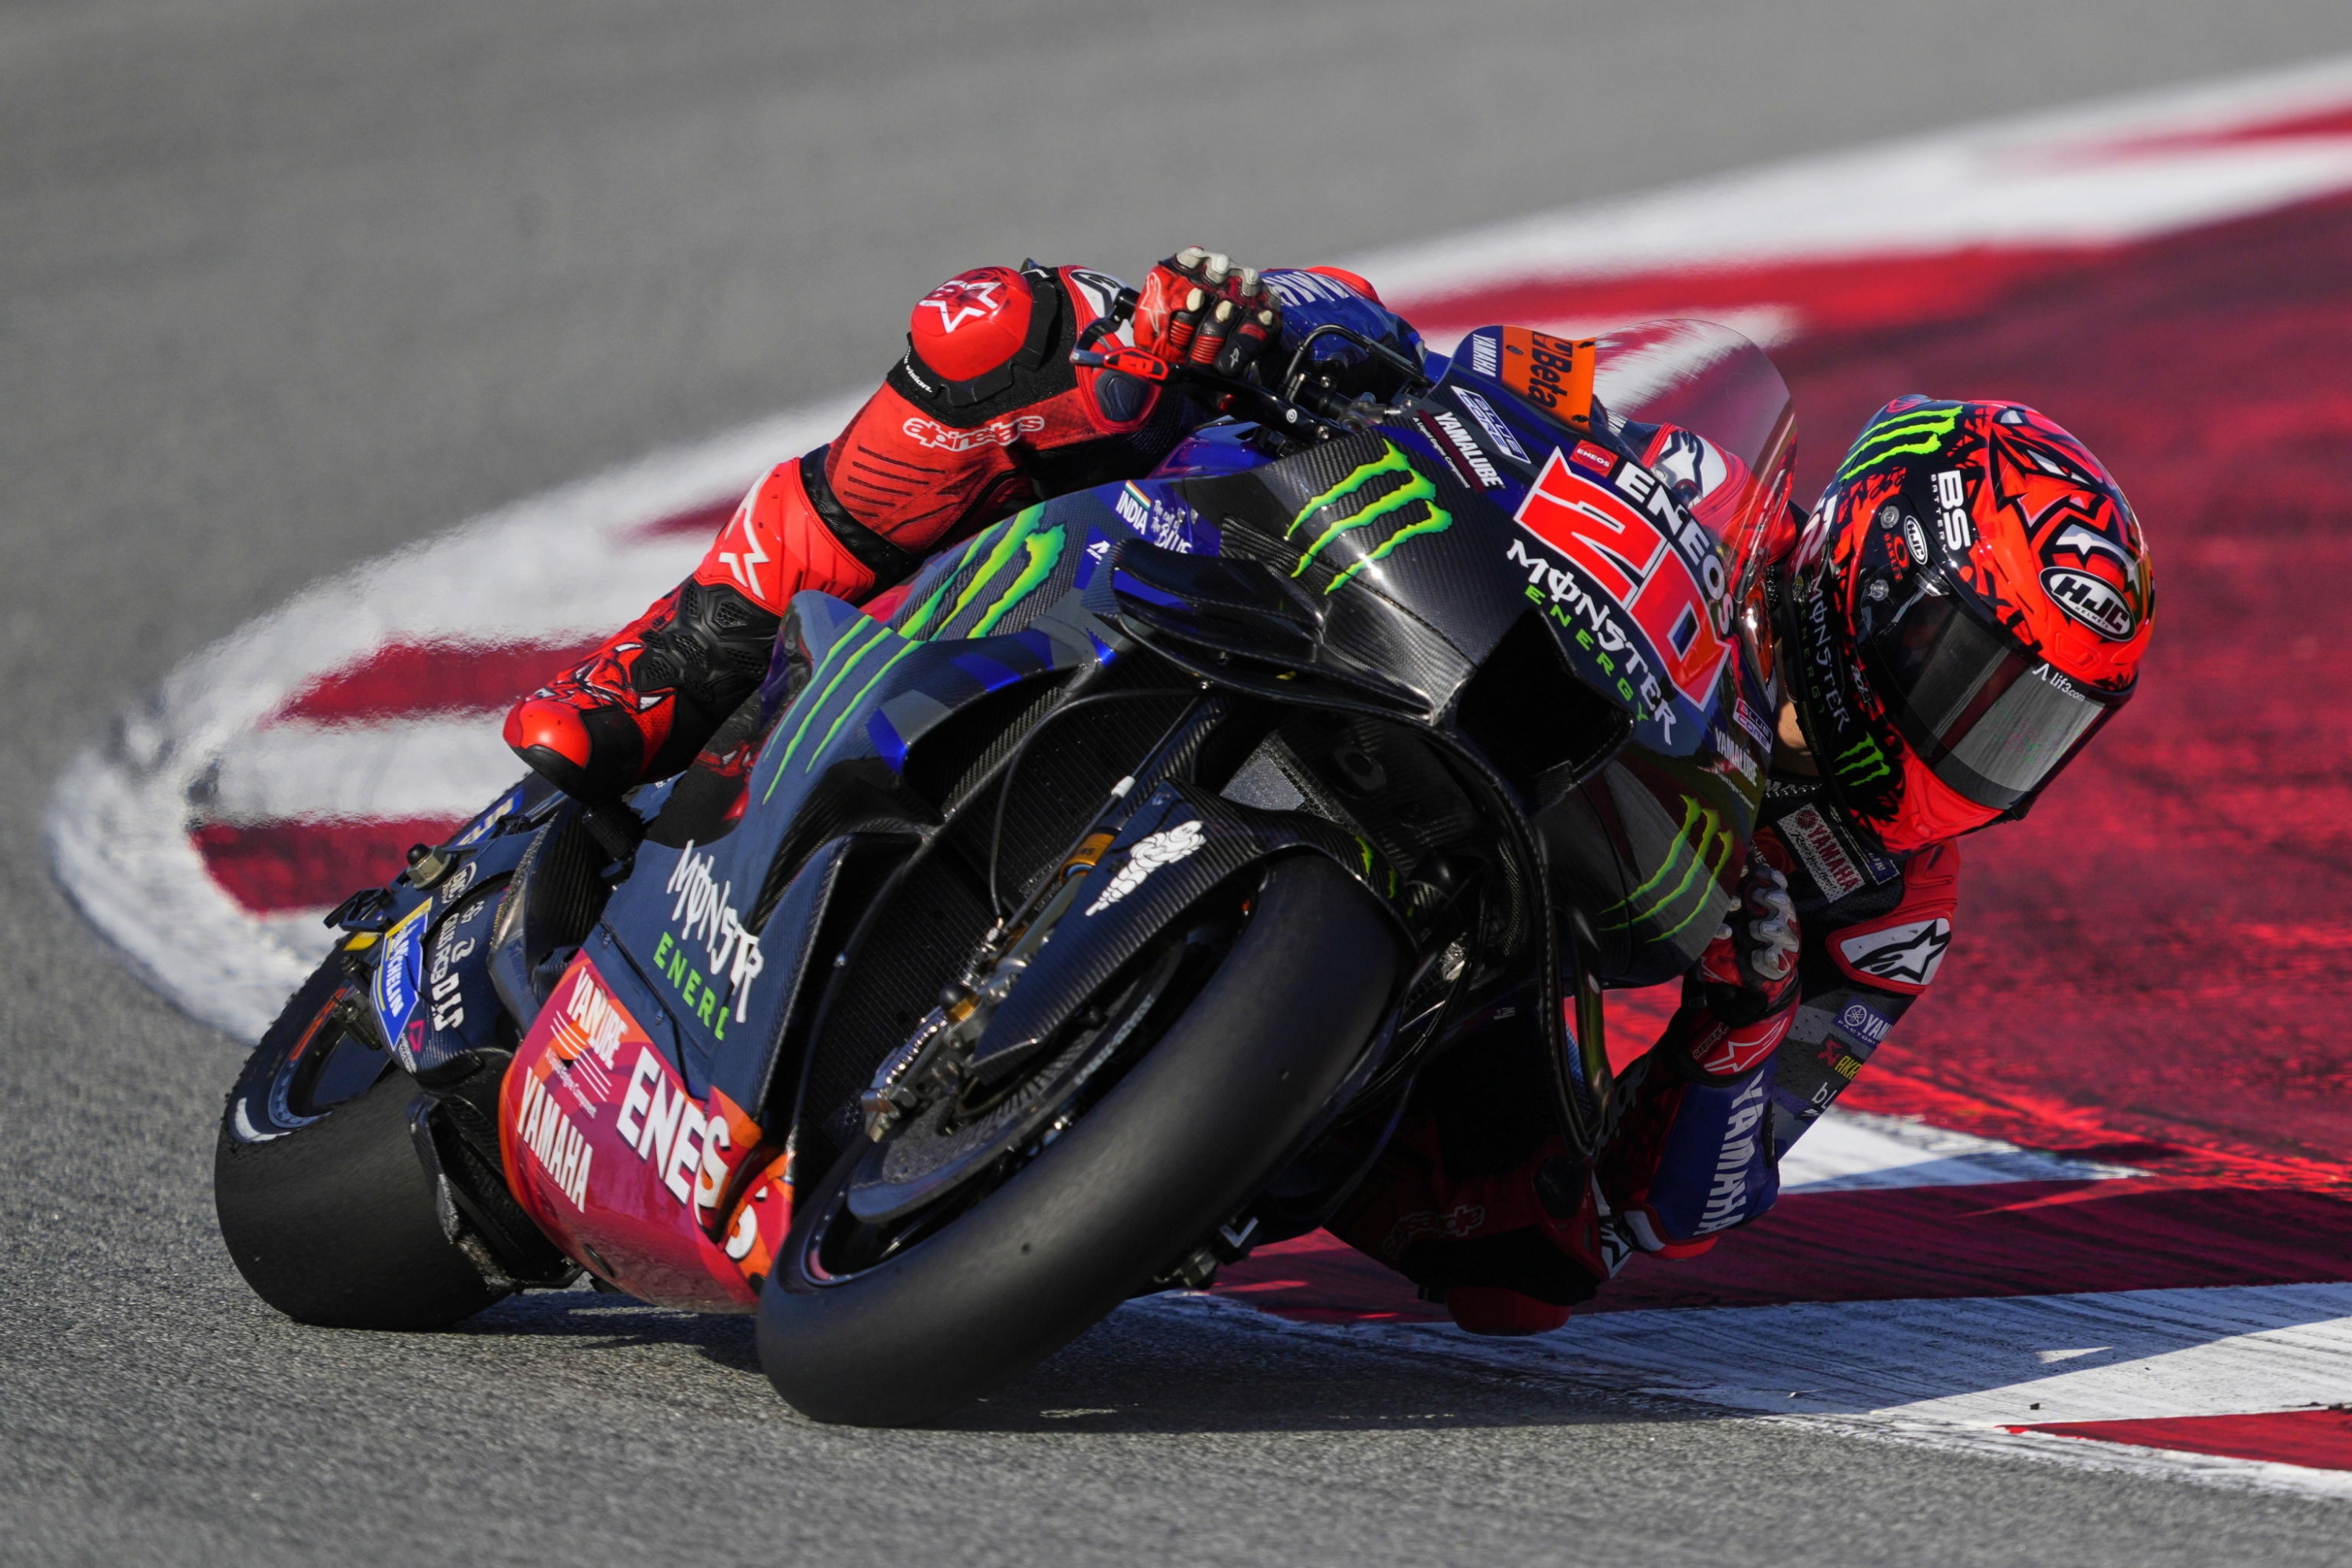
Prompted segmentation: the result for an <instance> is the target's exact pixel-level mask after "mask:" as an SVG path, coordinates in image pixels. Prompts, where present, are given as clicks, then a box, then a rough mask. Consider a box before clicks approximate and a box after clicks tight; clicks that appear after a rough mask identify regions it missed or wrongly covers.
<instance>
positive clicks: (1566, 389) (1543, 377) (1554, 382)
mask: <svg viewBox="0 0 2352 1568" xmlns="http://www.w3.org/2000/svg"><path fill="white" fill-rule="evenodd" d="M1593 353H1594V345H1593V342H1592V340H1591V338H1555V337H1553V336H1552V335H1550V334H1549V332H1538V331H1532V330H1530V329H1528V328H1527V327H1505V328H1504V329H1503V374H1502V378H1501V379H1502V383H1503V384H1504V385H1505V386H1507V387H1509V388H1510V389H1511V390H1512V391H1513V392H1516V393H1517V394H1518V395H1520V396H1521V397H1523V398H1525V399H1527V400H1528V402H1529V403H1530V404H1533V405H1535V406H1536V407H1538V408H1540V409H1542V410H1543V411H1544V412H1545V413H1546V414H1549V415H1550V416H1552V417H1553V418H1554V419H1557V420H1559V422H1560V423H1561V424H1563V425H1572V426H1576V427H1577V428H1579V429H1584V428H1586V427H1588V426H1591V423H1592V371H1593Z"/></svg>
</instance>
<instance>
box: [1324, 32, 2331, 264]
mask: <svg viewBox="0 0 2352 1568" xmlns="http://www.w3.org/2000/svg"><path fill="white" fill-rule="evenodd" d="M2347 101H2352V60H2347V59H2332V60H2325V61H2321V62H2319V63H2317V64H2315V65H2310V66H2305V67H2302V68H2296V69H2294V70H2288V71H2277V72H2269V73H2265V74H2263V75H2259V76H2250V77H2244V78H2240V79H2232V80H2229V81H2224V82H2221V83H2217V84H2214V85H2211V86H2207V87H2200V88H2192V89H2185V90H2184V89H2168V90H2165V91H2160V92H2157V93H2152V94H2147V95H2144V96H2138V97H2134V98H2129V99H2124V100H2116V101H2113V102H2109V103H2104V104H2096V105H2093V106H2091V107H2089V108H2086V109H2079V110H2067V111H2064V112H2062V113H2058V114H2053V115H2043V116H2035V117H2032V118H2026V119H2019V120H2010V121H1997V122H1994V123H1991V124H1987V125H1980V126H1973V127H1969V128H1967V129H1964V130H1960V131H1957V132H1937V133H1936V134H1933V135H1928V136H1923V137H1919V138H1916V139H1913V140H1908V141H1902V142H1887V143H1881V144H1879V145H1876V146H1873V147H1868V148H1864V149H1861V150H1858V151H1855V152H1852V153H1836V154H1832V155H1829V156H1825V157H1815V158H1803V159H1798V160H1795V161H1792V162H1789V163H1777V164H1772V165H1769V166H1768V167H1764V168H1760V169H1752V170H1743V171H1740V172H1738V173H1734V174H1723V175H1719V176H1717V177H1714V178H1711V179H1706V180H1700V181H1696V182H1692V183H1690V184H1681V185H1674V186H1669V187H1667V188H1666V189H1664V190H1659V191H1654V192H1648V193H1645V194H1643V195H1638V196H1629V197H1625V198H1622V199H1620V200H1615V201H1607V202H1600V203H1591V204H1586V205H1580V206H1575V207H1570V208H1566V209H1563V210H1560V211H1557V212H1549V213H1541V214H1538V215H1535V216H1529V217H1525V218H1519V219H1516V220H1513V221H1511V222H1508V223H1503V224H1497V225H1495V226H1491V227H1487V228H1483V229H1477V230H1474V231H1471V232H1469V233H1466V234H1463V235H1460V236H1457V237H1453V238H1450V239H1446V240H1443V241H1439V242H1437V243H1435V244H1423V245H1413V246H1409V247H1400V248H1398V249H1395V250H1392V251H1385V252H1381V253H1378V254H1375V255H1371V256H1367V257H1363V258H1359V259H1358V260H1356V261H1353V262H1350V263H1349V265H1350V266H1353V267H1355V268H1357V269H1358V270H1360V271H1361V272H1362V273H1363V274H1364V275H1365V276H1366V277H1368V278H1370V279H1372V280H1373V281H1374V282H1376V283H1377V284H1379V286H1380V287H1381V290H1382V291H1383V292H1384V293H1391V294H1393V295H1394V296H1397V297H1400V298H1403V297H1408V296H1418V297H1420V298H1423V299H1424V300H1425V299H1428V298H1431V297H1439V296H1444V295H1450V294H1459V293H1464V292H1467V291H1469V290H1472V289H1486V288H1491V287H1494V286H1496V285H1498V284H1503V283H1516V282H1522V281H1525V280H1528V279H1547V278H1563V279H1564V278H1574V277H1601V276H1614V275H1619V274H1625V273H1636V272H1647V271H1654V270H1663V269H1669V268H1687V267H1692V266H1703V265H1708V264H1724V263H1734V264H1740V265H1747V264H1754V263H1771V262H1780V261H1789V260H1793V259H1799V258H1802V259H1807V260H1815V259H1825V258H1838V257H1849V256H1859V255H1869V254H1874V253H1879V254H1884V253H1888V252H1902V253H1919V252H1933V251H1944V250H1952V249H1957V248H1959V247H1968V246H1992V247H2002V246H2036V247H2039V246H2050V245H2097V244H2112V243H2116V242H2119V241H2124V240H2130V239H2139V238H2145V237H2149V236H2152V235H2157V234H2162V233H2167V232H2169V231H2172V230H2177V229H2182V228H2189V227H2195V226H2200V225H2204V224H2210V223H2219V222H2221V221H2224V220H2226V219H2229V218H2232V217H2239V216H2245V215H2248V214H2251V213H2256V212H2262V211H2265V210H2267V209H2270V208H2273V207H2278V206H2283V205H2287V204H2288V203H2291V202H2294V201H2299V200H2302V199H2304V198H2305V197H2309V196H2315V195H2322V194H2324V193H2326V192H2329V191H2335V190H2341V189H2343V188H2344V186H2345V185H2346V184H2352V135H2338V136H2313V137H2303V138H2296V139H2294V140H2272V141H2263V142H2246V143H2242V144H2237V145H2221V146H2212V145H2208V146H2201V147H2195V146H2192V147H2183V146H2177V145H2176V146H2140V147H2133V146H2130V145H2128V144H2129V143H2131V142H2146V141H2147V140H2148V139H2152V138H2157V137H2162V136H2168V135H2174V136H2177V135H2183V134H2193V133H2196V132H2212V131H2226V130H2228V129H2229V128H2231V127H2232V126H2236V125H2241V124H2245V123H2249V122H2259V121H2272V120H2277V119H2283V118H2285V117H2288V116H2291V115H2294V114H2297V113H2307V112H2312V111H2315V110H2325V109H2330V108H2334V107H2336V106H2339V105H2342V104H2344V103H2345V102H2347Z"/></svg>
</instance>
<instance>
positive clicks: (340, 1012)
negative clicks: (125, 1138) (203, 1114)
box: [213, 952, 505, 1330]
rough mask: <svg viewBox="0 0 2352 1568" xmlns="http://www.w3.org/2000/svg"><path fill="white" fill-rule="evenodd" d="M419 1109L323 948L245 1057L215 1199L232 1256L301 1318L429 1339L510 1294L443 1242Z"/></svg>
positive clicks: (350, 983)
mask: <svg viewBox="0 0 2352 1568" xmlns="http://www.w3.org/2000/svg"><path fill="white" fill-rule="evenodd" d="M422 1099H423V1093H422V1091H421V1090H420V1089H418V1088H417V1086H416V1083H415V1080H414V1079H411V1078H410V1077H409V1076H408V1075H407V1074H406V1073H405V1072H403V1071H402V1070H401V1069H400V1067H399V1065H398V1064H397V1063H396V1062H394V1060H393V1059H392V1056H391V1053H390V1052H388V1051H386V1050H385V1049H384V1048H383V1041H382V1040H381V1039H380V1038H379V1037H378V1036H377V1028H376V1025H375V1021H374V1019H373V1017H372V1016H369V1014H368V1010H367V1002H366V997H365V995H364V994H363V993H362V990H361V988H360V986H359V984H358V983H357V982H356V981H354V980H352V978H350V976H349V974H348V973H347V972H346V970H345V968H344V965H343V960H342V955H341V953H340V952H338V953H331V954H330V955H329V956H328V958H327V961H326V962H325V963H322V964H321V965H320V967H319V970H318V973H315V974H313V975H312V976H311V977H310V980H309V981H308V982H307V983H305V984H304V985H303V987H302V988H301V989H300V990H299V991H298V992H296V993H295V994H294V996H293V999H292V1000H291V1001H289V1003H287V1005H286V1011H285V1012H283V1013H281V1014H280V1015H278V1021H277V1022H276V1023H275V1024H272V1025H271V1026H269V1031H268V1033H267V1034H265V1035H263V1036H262V1037H261V1044H260V1045H258V1046H257V1047H255V1048H254V1052H253V1055H252V1056H251V1057H250V1058H247V1062H246V1066H245V1070H244V1071H243V1073H241V1074H240V1075H239V1077H238V1079H237V1084H236V1088H235V1089H232V1090H231V1091H230V1092H229V1098H228V1104H227V1106H226V1108H225V1109H224V1110H223V1111H222V1115H221V1129H220V1140H219V1142H218V1144H217V1145H216V1147H215V1153H214V1158H213V1204H214V1207H215V1211H216V1212H217V1213H218V1215H219V1216H220V1227H221V1239H222V1240H223V1241H225V1242H226V1243H227V1245H228V1255H229V1258H230V1261H232V1262H234V1263H235V1264H236V1268H237V1272H238V1273H240V1274H242V1275H244V1276H245V1282H246V1283H247V1284H248V1285H250V1286H252V1287H253V1290H254V1294H256V1295H257V1296H259V1297H260V1298H261V1299H262V1300H264V1301H267V1302H268V1303H269V1304H270V1305H271V1306H272V1307H275V1308H277V1309H278V1310H279V1311H281V1312H283V1313H285V1314H286V1315H287V1316H288V1317H289V1318H291V1319H293V1320H294V1321H296V1322H298V1323H314V1324H319V1325H321V1326H324V1327H329V1328H342V1329H408V1330H417V1329H439V1328H446V1327H447V1326H448V1325H449V1324H451V1323H454V1322H457V1321H459V1320H460V1319H463V1318H468V1317H471V1316H472V1315H473V1314H475V1313H476V1312H478V1311H480V1310H482V1309H483V1308H484V1307H487V1306H488V1305H489V1304H490V1303H491V1302H492V1301H495V1300H498V1299H499V1296H501V1295H503V1294H504V1293H505V1292H504V1291H502V1290H499V1289H494V1288H493V1287H492V1286H490V1285H489V1284H488V1282H487V1281H486V1280H485V1279H483V1277H482V1273H481V1270H480V1269H478V1268H476V1267H475V1265H474V1263H473V1261H472V1260H471V1259H470V1258H467V1256H466V1254H465V1253H464V1252H462V1251H461V1250H459V1249H458V1247H457V1245H456V1244H455V1243H454V1242H452V1241H451V1240H450V1239H449V1237H448V1236H447V1234H446V1232H445V1231H444V1229H443V1227H442V1222H441V1215H440V1210H439V1205H438V1202H437V1194H436V1191H435V1186H434V1180H433V1177H432V1176H431V1175H430V1174H429V1173H427V1171H426V1169H425V1162H424V1161H423V1160H422V1159H421V1158H420V1157H419V1156H418V1153H417V1150H416V1146H415V1140H414V1139H413V1137H412V1135H411V1133H410V1131H409V1125H410V1117H411V1115H412V1113H413V1112H414V1111H415V1109H416V1108H417V1106H418V1105H419V1103H420V1101H421V1100H422Z"/></svg>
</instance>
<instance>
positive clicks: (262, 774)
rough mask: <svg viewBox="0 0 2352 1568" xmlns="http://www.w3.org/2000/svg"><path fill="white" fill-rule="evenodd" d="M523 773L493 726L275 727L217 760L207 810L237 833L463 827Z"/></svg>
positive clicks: (483, 720) (448, 722)
mask: <svg viewBox="0 0 2352 1568" xmlns="http://www.w3.org/2000/svg"><path fill="white" fill-rule="evenodd" d="M523 772H524V769H523V765H522V764H521V763H519V762H517V761H516V760H515V754H514V753H513V752H510V751H509V750H507V747H506V742H504V741H502V740H501V739H499V720H498V719H497V718H496V717H495V716H485V715H482V714H479V713H467V714H455V715H452V716H450V717H448V718H446V719H404V720H395V721H388V722H378V723H368V724H306V723H294V724H271V725H268V726H266V727H264V728H262V729H258V730H255V731H250V732H249V733H247V735H246V737H245V738H244V740H243V742H241V743H239V744H238V745H237V746H236V748H234V749H233V750H231V751H230V752H228V753H227V754H226V755H225V756H223V757H222V758H221V760H220V766H219V768H218V769H217V770H216V771H215V773H213V774H212V776H211V778H210V780H209V782H208V788H207V791H206V795H205V802H204V804H205V815H206V816H207V817H209V818H210V819H211V820H214V821H216V822H229V823H236V824H239V825H241V826H254V825H260V824H267V823H272V822H335V821H366V820H370V819H374V820H379V821H381V820H387V819H390V820H399V819H403V818H415V817H436V816H440V817H452V818H456V819H459V820H462V819H464V818H466V817H468V816H472V815H473V814H474V813H476V812H477V811H479V810H480V809H481V808H482V806H483V805H484V803H486V802H488V801H489V800H491V799H492V798H494V797H495V796H497V795H498V794H499V792H500V791H501V790H503V789H505V788H506V787H507V786H508V785H509V784H512V783H514V782H515V780H517V779H518V778H520V777H521V776H522V774H523ZM322 803H331V805H323V806H322Z"/></svg>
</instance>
